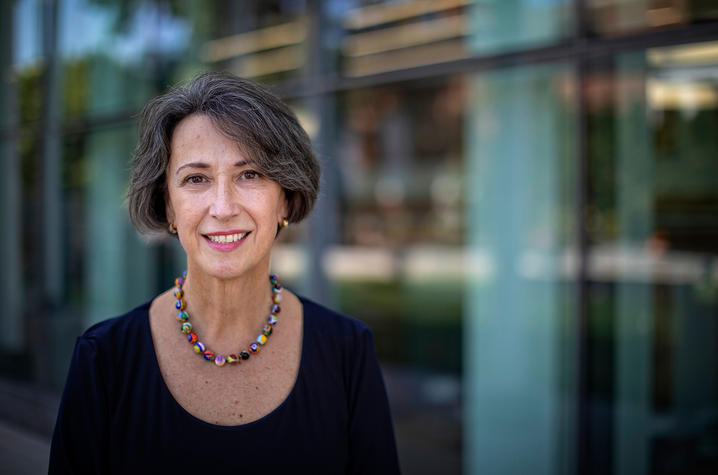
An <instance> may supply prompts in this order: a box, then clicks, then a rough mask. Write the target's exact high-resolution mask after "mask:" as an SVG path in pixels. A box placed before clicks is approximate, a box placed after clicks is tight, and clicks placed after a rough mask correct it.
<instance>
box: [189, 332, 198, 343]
mask: <svg viewBox="0 0 718 475" xmlns="http://www.w3.org/2000/svg"><path fill="white" fill-rule="evenodd" d="M187 341H188V342H190V343H196V342H197V335H196V334H195V333H189V334H187Z"/></svg>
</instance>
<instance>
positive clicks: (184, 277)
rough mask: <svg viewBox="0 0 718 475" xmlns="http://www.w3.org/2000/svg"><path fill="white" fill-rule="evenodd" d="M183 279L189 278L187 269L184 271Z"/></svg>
mask: <svg viewBox="0 0 718 475" xmlns="http://www.w3.org/2000/svg"><path fill="white" fill-rule="evenodd" d="M182 278H183V279H186V278H187V269H185V270H183V271H182Z"/></svg>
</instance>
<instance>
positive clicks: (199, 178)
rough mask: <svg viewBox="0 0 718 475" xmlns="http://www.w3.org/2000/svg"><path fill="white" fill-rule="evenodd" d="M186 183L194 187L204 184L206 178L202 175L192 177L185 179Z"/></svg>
mask: <svg viewBox="0 0 718 475" xmlns="http://www.w3.org/2000/svg"><path fill="white" fill-rule="evenodd" d="M184 181H185V183H190V184H192V185H199V184H200V183H203V182H204V177H203V176H202V175H190V176H188V177H187V178H185V179H184Z"/></svg>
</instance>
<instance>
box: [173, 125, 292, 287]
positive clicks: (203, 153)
mask: <svg viewBox="0 0 718 475" xmlns="http://www.w3.org/2000/svg"><path fill="white" fill-rule="evenodd" d="M170 148H171V150H170V151H171V156H170V161H169V165H168V167H167V188H168V198H167V219H168V221H169V222H170V223H174V224H175V226H177V234H178V236H179V240H180V243H181V244H182V247H183V248H184V250H185V252H186V253H187V258H188V264H189V267H190V268H192V269H195V268H196V269H197V270H199V271H201V272H204V273H206V274H208V275H212V276H215V277H218V278H232V277H238V276H240V275H242V274H244V273H247V272H252V271H262V272H266V271H268V269H269V255H270V250H271V247H272V243H273V242H274V238H275V235H276V232H277V224H278V223H279V222H280V221H282V219H284V217H285V216H286V215H287V202H286V199H285V196H284V191H283V190H282V187H281V186H279V184H277V183H276V182H274V181H272V180H270V179H268V178H266V177H264V176H262V175H260V174H259V173H258V172H257V171H255V169H254V168H253V167H252V164H251V163H249V161H248V159H247V157H246V156H245V155H244V154H243V153H242V152H240V150H239V147H238V146H237V144H236V143H235V142H234V141H232V140H231V139H229V138H227V137H226V136H225V135H223V134H222V133H221V132H220V131H219V130H217V129H216V128H215V126H214V124H213V123H212V121H211V120H210V119H209V117H207V116H206V115H202V114H194V115H191V116H189V117H186V118H185V119H183V120H182V121H181V122H180V123H179V124H177V126H176V127H175V130H174V134H173V135H172V142H171V145H170Z"/></svg>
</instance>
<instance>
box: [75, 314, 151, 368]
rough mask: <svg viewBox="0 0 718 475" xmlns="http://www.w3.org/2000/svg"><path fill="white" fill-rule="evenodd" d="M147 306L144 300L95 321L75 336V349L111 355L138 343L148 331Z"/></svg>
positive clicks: (94, 353) (93, 353)
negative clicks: (120, 312) (116, 314)
mask: <svg viewBox="0 0 718 475" xmlns="http://www.w3.org/2000/svg"><path fill="white" fill-rule="evenodd" d="M149 306H150V302H146V303H144V304H142V305H139V306H138V307H135V308H133V309H132V310H130V311H129V312H126V313H124V314H122V315H119V316H116V317H113V318H108V319H107V320H103V321H101V322H99V323H95V324H94V325H92V326H91V327H89V328H88V329H87V330H85V332H84V333H83V334H82V335H80V336H79V337H78V338H77V345H76V351H80V352H83V353H85V354H87V353H88V352H89V353H91V354H92V355H93V356H96V357H97V356H104V357H111V356H112V355H113V354H114V353H115V352H122V351H124V349H127V348H132V346H133V345H134V344H135V343H137V344H139V343H140V342H142V341H143V338H144V337H145V336H146V334H147V331H149V323H148V322H147V319H148V316H149ZM133 342H134V343H133Z"/></svg>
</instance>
